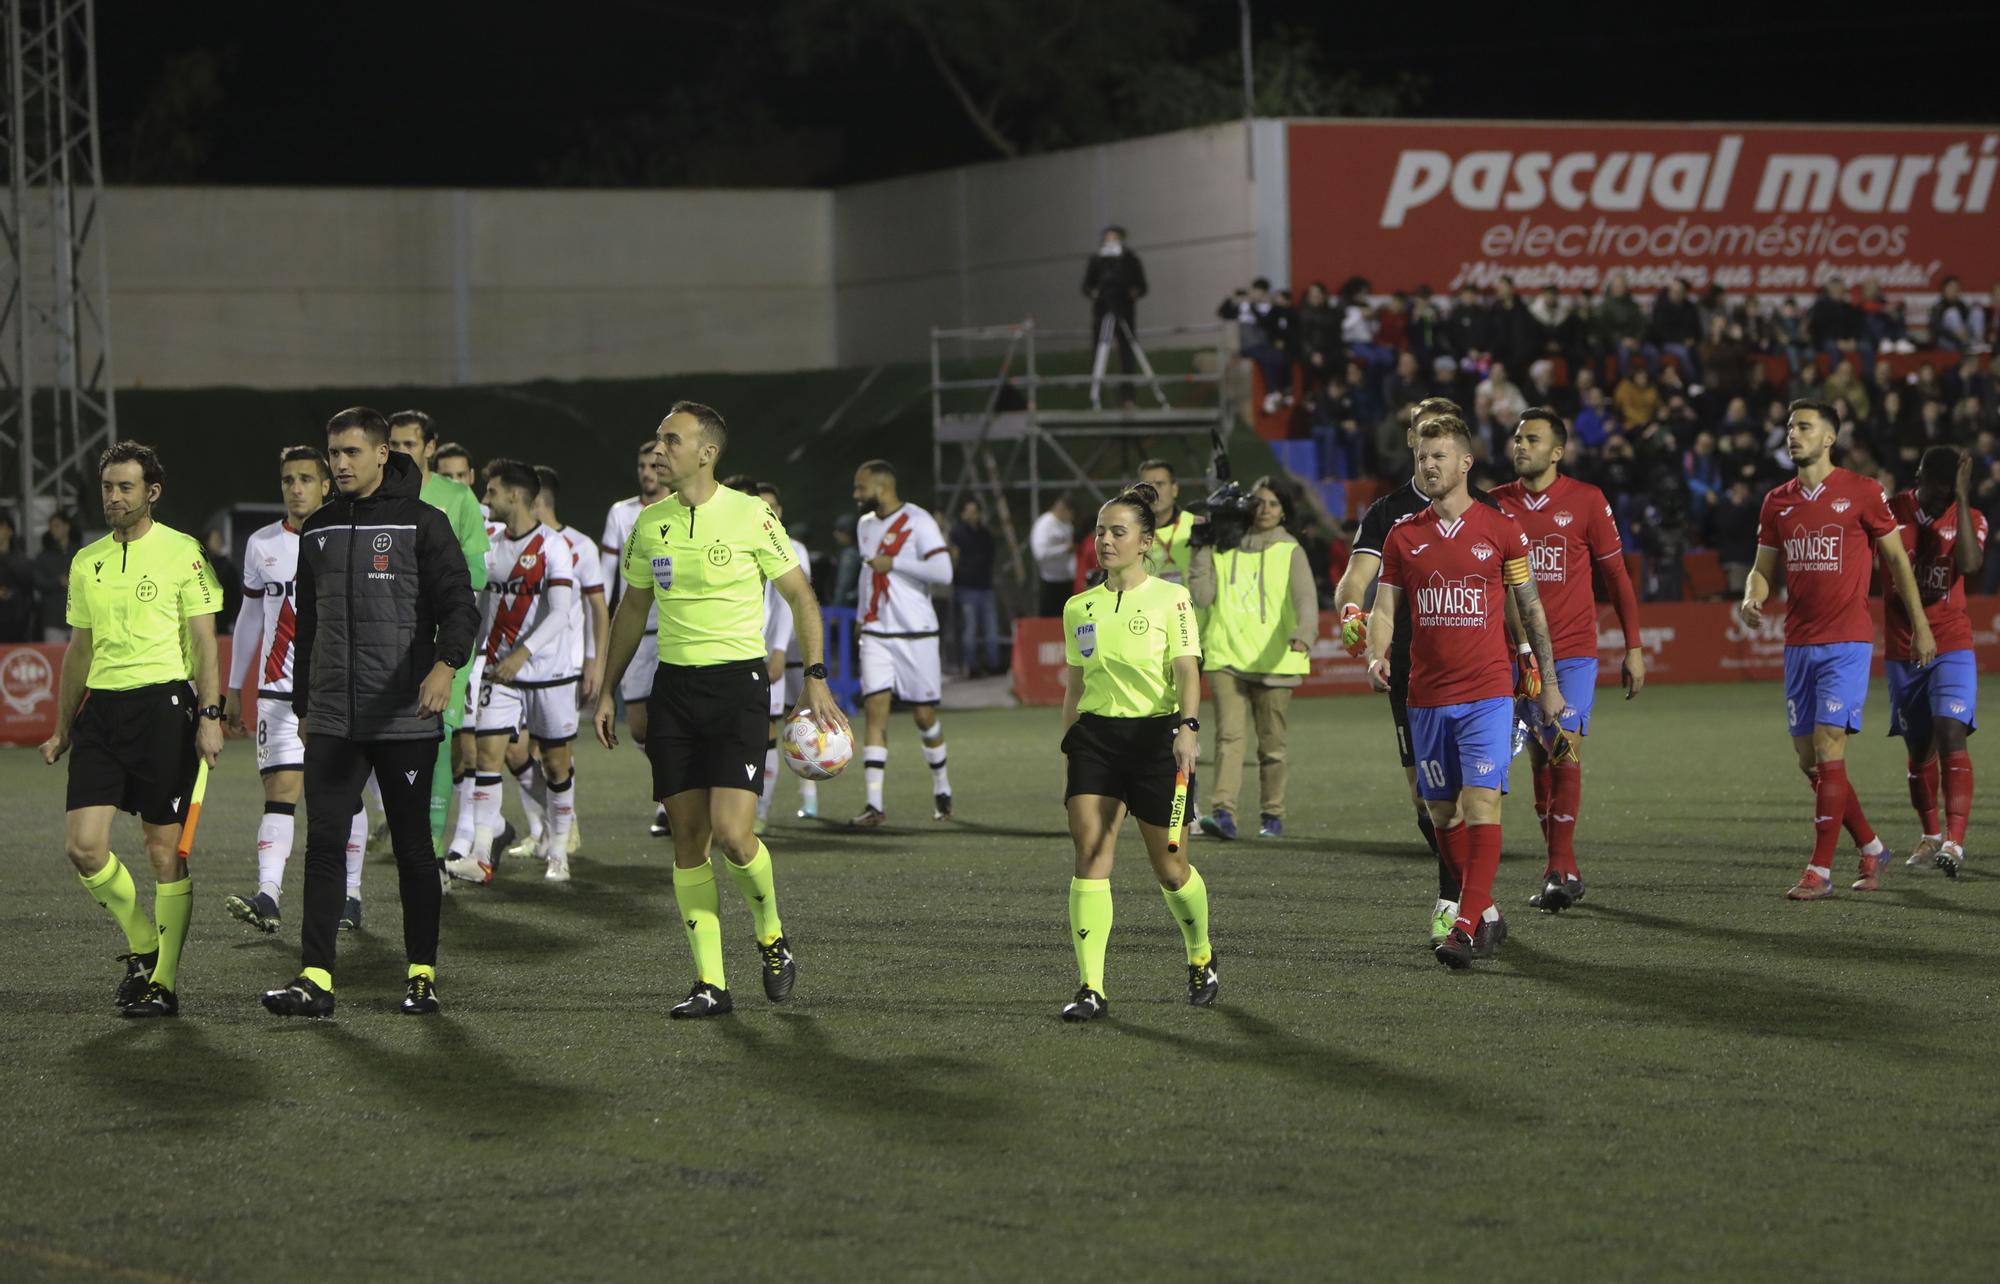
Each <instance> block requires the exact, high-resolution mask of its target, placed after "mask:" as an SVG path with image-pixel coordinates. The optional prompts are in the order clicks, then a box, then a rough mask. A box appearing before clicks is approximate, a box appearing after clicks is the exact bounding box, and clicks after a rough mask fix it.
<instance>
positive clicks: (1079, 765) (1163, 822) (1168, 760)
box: [1062, 713, 1180, 829]
mask: <svg viewBox="0 0 2000 1284" xmlns="http://www.w3.org/2000/svg"><path fill="white" fill-rule="evenodd" d="M1179 726H1180V719H1179V718H1178V717H1176V716H1175V715H1174V714H1171V713H1167V714H1161V715H1160V716H1159V717H1157V718H1106V717H1101V716H1099V715H1098V714H1094V713H1085V714H1079V715H1077V719H1076V722H1075V724H1074V725H1072V726H1071V727H1070V729H1069V734H1067V735H1065V736H1064V737H1063V742H1062V751H1063V753H1065V754H1067V755H1068V756H1069V784H1068V787H1067V788H1066V789H1065V790H1064V792H1063V801H1064V802H1068V801H1069V800H1070V799H1072V798H1075V797H1077V796H1078V795H1081V794H1095V795H1097V796H1099V797H1102V798H1116V799H1118V800H1119V801H1120V802H1122V803H1124V804H1125V809H1126V810H1127V811H1129V812H1131V813H1132V814H1133V815H1134V816H1136V817H1138V818H1139V819H1140V820H1143V821H1145V822H1146V823H1147V824H1149V825H1158V826H1159V827H1160V828H1162V829H1165V828H1166V827H1167V826H1168V825H1170V824H1172V823H1173V815H1174V732H1175V730H1176V729H1178V727H1179Z"/></svg>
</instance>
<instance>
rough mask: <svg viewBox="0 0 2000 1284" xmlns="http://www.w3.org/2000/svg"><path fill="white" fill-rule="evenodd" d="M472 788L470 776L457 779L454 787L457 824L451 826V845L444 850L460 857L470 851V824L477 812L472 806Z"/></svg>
mask: <svg viewBox="0 0 2000 1284" xmlns="http://www.w3.org/2000/svg"><path fill="white" fill-rule="evenodd" d="M472 787H473V786H472V777H471V776H470V775H466V776H462V777H460V778H459V781H458V784H457V786H456V789H457V791H458V822H457V823H456V824H455V825H453V826H452V831H451V843H450V844H449V845H448V846H446V848H445V851H447V852H457V853H458V854H459V855H461V856H463V855H465V853H467V852H469V851H471V850H472V822H473V820H474V819H475V814H476V812H477V811H478V809H477V808H476V807H474V806H473V805H472Z"/></svg>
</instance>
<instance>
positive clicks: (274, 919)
mask: <svg viewBox="0 0 2000 1284" xmlns="http://www.w3.org/2000/svg"><path fill="white" fill-rule="evenodd" d="M332 485H333V473H332V472H331V471H329V470H328V468H327V466H326V458H325V456H323V455H321V454H320V453H319V451H318V450H317V449H315V448H313V447H311V446H287V447H286V448H285V449H284V450H283V451H281V452H279V455H278V488H279V493H280V494H281V495H282V496H283V498H284V502H285V516H284V518H283V520H281V521H275V522H272V523H271V524H270V525H269V526H265V527H261V528H259V529H258V530H257V532H256V533H255V534H253V535H252V536H251V537H250V541H249V543H248V544H246V545H245V546H244V549H243V605H242V607H241V608H240V609H239V610H238V611H237V613H236V625H235V629H234V631H233V632H232V633H231V635H230V644H229V681H228V690H227V691H226V692H225V693H224V695H223V697H222V718H223V722H224V724H225V725H226V726H228V727H229V728H230V729H231V730H232V731H234V732H236V733H237V734H239V735H247V734H251V732H250V729H249V728H246V727H245V726H244V725H243V683H244V681H245V680H246V679H247V678H248V677H249V676H250V667H251V665H252V664H255V665H256V671H257V726H256V730H255V735H256V737H257V774H258V775H260V776H262V777H263V778H264V815H263V818H262V819H261V820H259V821H258V823H257V890H256V891H254V892H252V893H251V894H250V895H248V896H232V897H230V898H229V899H228V900H226V901H224V902H223V908H224V909H226V910H228V911H229V913H230V915H231V916H232V917H234V918H238V919H241V920H242V921H243V922H245V923H248V924H250V925H251V926H252V927H255V928H258V929H260V930H262V931H266V932H275V931H277V930H278V887H279V884H280V883H282V882H283V881H284V877H285V861H286V859H287V858H288V857H290V855H291V854H292V831H293V827H294V824H295V822H296V820H297V816H298V809H299V798H300V796H301V795H302V793H303V792H304V787H305V763H306V751H305V744H304V743H303V742H302V741H301V740H300V739H299V720H298V718H297V717H296V716H295V715H294V714H293V713H292V641H293V627H294V616H293V611H294V610H295V604H294V597H293V583H294V579H295V577H296V576H297V574H298V566H299V525H300V523H302V522H304V521H305V519H306V518H308V517H310V516H312V515H313V513H314V512H315V511H317V510H318V508H319V506H320V505H321V504H324V503H325V502H326V493H327V489H328V488H329V487H330V486H332ZM367 845H368V813H367V812H365V811H357V812H355V813H354V820H353V823H352V826H351V827H350V828H349V830H348V834H347V904H346V906H345V908H343V909H342V910H341V913H340V926H341V927H343V928H345V929H347V930H349V931H352V930H354V929H355V928H358V927H360V926H361V860H362V857H363V856H364V855H365V854H366V851H367Z"/></svg>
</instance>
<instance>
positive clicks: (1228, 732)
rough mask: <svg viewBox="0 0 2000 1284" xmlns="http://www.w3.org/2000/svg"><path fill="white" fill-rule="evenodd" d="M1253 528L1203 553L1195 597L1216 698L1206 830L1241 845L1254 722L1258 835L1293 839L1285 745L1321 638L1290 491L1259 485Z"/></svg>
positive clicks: (1192, 583) (1192, 568)
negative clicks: (1295, 695) (1240, 803)
mask: <svg viewBox="0 0 2000 1284" xmlns="http://www.w3.org/2000/svg"><path fill="white" fill-rule="evenodd" d="M1247 498H1248V499H1249V501H1250V528H1249V530H1247V531H1244V532H1243V533H1242V534H1240V535H1233V537H1232V533H1231V532H1229V531H1228V529H1227V527H1226V526H1225V527H1224V528H1223V529H1222V530H1219V531H1218V533H1217V540H1216V542H1215V543H1214V544H1212V545H1205V546H1203V547H1200V548H1197V549H1195V551H1194V556H1193V558H1192V559H1191V561H1190V562H1189V568H1188V575H1189V580H1188V589H1189V591H1190V592H1191V593H1192V594H1193V597H1194V604H1195V606H1196V608H1197V609H1207V608H1217V609H1210V610H1208V613H1207V614H1206V615H1205V616H1204V617H1203V618H1204V620H1205V621H1206V628H1207V632H1206V634H1205V635H1204V637H1203V643H1204V646H1203V650H1204V652H1205V660H1204V664H1205V667H1206V668H1207V671H1208V680H1209V686H1210V688H1211V690H1213V691H1214V693H1215V723H1216V732H1215V754H1216V766H1215V784H1214V787H1213V789H1212V791H1211V793H1210V795H1209V805H1210V811H1209V813H1208V814H1207V815H1205V816H1203V817H1202V818H1201V828H1202V832H1203V833H1206V834H1211V835H1214V836H1215V837H1217V838H1225V839H1227V838H1234V837H1236V799H1237V794H1238V793H1239V792H1240V791H1241V789H1242V785H1243V746H1244V741H1245V739H1246V734H1247V729H1248V724H1250V723H1253V722H1254V724H1255V725H1256V729H1257V800H1258V812H1259V819H1258V825H1257V836H1258V837H1260V838H1277V837H1279V836H1280V835H1281V834H1282V833H1283V832H1284V817H1285V776H1286V763H1285V737H1286V721H1287V714H1288V711H1289V709H1290V706H1291V701H1292V691H1293V690H1294V689H1295V688H1296V687H1297V686H1298V685H1299V684H1300V683H1301V682H1303V681H1305V676H1306V670H1307V668H1308V656H1309V655H1310V653H1311V650H1312V643H1313V639H1314V638H1316V637H1318V636H1319V594H1318V592H1317V590H1316V589H1315V588H1314V585H1313V577H1312V568H1311V566H1310V565H1309V564H1308V563H1307V561H1306V551H1305V549H1304V547H1303V546H1301V545H1300V543H1299V541H1298V539H1297V538H1296V537H1295V536H1294V535H1293V533H1292V527H1293V526H1294V525H1295V523H1296V520H1297V508H1296V505H1295V503H1294V500H1293V496H1292V492H1291V487H1290V486H1289V485H1288V484H1286V483H1284V482H1282V481H1278V480H1275V479H1273V478H1270V477H1260V478H1258V479H1257V480H1256V481H1255V482H1253V483H1252V484H1251V486H1250V493H1249V495H1248V496H1247Z"/></svg>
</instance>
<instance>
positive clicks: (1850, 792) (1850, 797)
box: [1820, 762, 1875, 847]
mask: <svg viewBox="0 0 2000 1284" xmlns="http://www.w3.org/2000/svg"><path fill="white" fill-rule="evenodd" d="M1833 766H1837V767H1839V768H1840V781H1841V784H1842V785H1843V786H1844V787H1845V788H1846V789H1847V806H1846V809H1845V810H1843V811H1842V812H1841V816H1840V819H1841V823H1842V824H1844V825H1846V826H1847V836H1848V837H1849V838H1852V839H1853V840H1854V845H1855V846H1856V847H1866V846H1868V845H1869V844H1870V843H1872V842H1874V841H1875V826H1873V825H1871V824H1869V823H1868V817H1867V816H1865V815H1863V814H1862V812H1861V799H1860V798H1859V797H1858V796H1856V794H1855V792H1854V786H1853V785H1851V784H1848V782H1847V764H1846V763H1844V762H1840V763H1825V762H1823V763H1821V764H1820V770H1821V771H1822V772H1823V771H1825V770H1826V769H1827V768H1828V767H1833Z"/></svg>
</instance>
